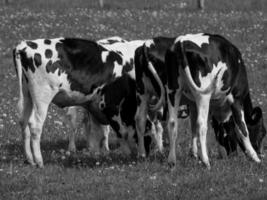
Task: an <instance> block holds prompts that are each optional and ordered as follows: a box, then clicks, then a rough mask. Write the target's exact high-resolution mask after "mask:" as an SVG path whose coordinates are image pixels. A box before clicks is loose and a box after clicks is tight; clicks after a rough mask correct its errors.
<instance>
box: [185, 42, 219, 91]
mask: <svg viewBox="0 0 267 200" xmlns="http://www.w3.org/2000/svg"><path fill="white" fill-rule="evenodd" d="M180 44H181V53H182V55H181V56H182V59H183V62H184V63H183V64H184V65H185V66H184V67H185V68H184V72H185V76H186V77H187V81H188V83H189V84H188V85H189V87H190V88H191V89H192V90H193V91H195V92H196V93H200V94H208V93H210V92H212V91H213V89H214V88H215V87H216V84H217V80H218V75H219V73H220V72H221V70H222V68H221V69H219V70H218V72H217V73H216V75H215V77H214V78H213V79H212V81H211V83H210V84H209V85H208V86H207V87H206V88H199V87H198V86H197V85H196V83H195V81H194V80H193V78H192V75H191V72H190V69H189V64H188V60H187V57H186V53H185V49H184V46H183V42H180Z"/></svg>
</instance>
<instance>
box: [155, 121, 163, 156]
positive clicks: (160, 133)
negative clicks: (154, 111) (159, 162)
mask: <svg viewBox="0 0 267 200" xmlns="http://www.w3.org/2000/svg"><path fill="white" fill-rule="evenodd" d="M155 129H156V130H155V138H156V144H157V148H158V150H159V152H160V153H163V139H162V136H163V127H162V124H161V122H160V121H159V120H156V122H155Z"/></svg>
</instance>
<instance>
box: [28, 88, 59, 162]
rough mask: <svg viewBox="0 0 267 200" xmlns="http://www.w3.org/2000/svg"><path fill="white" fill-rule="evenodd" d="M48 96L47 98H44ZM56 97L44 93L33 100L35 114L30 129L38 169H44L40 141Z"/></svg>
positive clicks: (31, 118)
mask: <svg viewBox="0 0 267 200" xmlns="http://www.w3.org/2000/svg"><path fill="white" fill-rule="evenodd" d="M43 95H46V96H43ZM53 97H54V95H52V94H51V93H50V94H49V93H48V92H47V93H46V92H45V91H43V93H42V95H40V94H39V96H35V98H34V99H33V112H32V114H31V116H30V119H29V127H30V132H31V145H32V151H33V158H34V161H35V163H36V164H37V166H38V167H43V157H42V153H41V149H40V139H41V134H42V129H43V124H44V121H45V118H46V115H47V110H48V106H49V104H50V102H51V101H52V99H53Z"/></svg>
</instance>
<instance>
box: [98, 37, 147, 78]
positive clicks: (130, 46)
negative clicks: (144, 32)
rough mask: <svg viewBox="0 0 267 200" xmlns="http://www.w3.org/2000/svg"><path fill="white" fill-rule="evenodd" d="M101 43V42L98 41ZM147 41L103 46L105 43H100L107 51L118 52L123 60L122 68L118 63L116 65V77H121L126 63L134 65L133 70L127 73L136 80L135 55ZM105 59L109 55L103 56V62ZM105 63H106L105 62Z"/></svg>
mask: <svg viewBox="0 0 267 200" xmlns="http://www.w3.org/2000/svg"><path fill="white" fill-rule="evenodd" d="M98 42H99V41H98ZM144 42H145V40H133V41H129V42H128V41H125V42H116V43H113V44H108V43H107V44H103V43H101V42H100V43H99V44H100V45H101V46H103V47H104V48H105V49H107V50H108V51H114V52H117V53H118V54H119V55H120V56H121V58H122V64H121V66H120V65H119V64H118V63H115V68H114V71H115V72H114V73H115V75H116V77H118V76H121V74H122V70H123V68H122V66H125V65H126V63H128V64H131V65H133V67H132V70H131V71H128V72H127V73H128V74H129V75H130V77H131V78H133V79H135V70H134V63H133V59H134V55H135V50H136V49H137V48H138V47H140V46H142V45H143V44H144ZM102 55H103V54H102ZM103 57H105V58H106V57H107V55H105V56H104V55H103V56H102V60H104V59H103ZM105 61H106V59H105ZM103 62H104V61H103Z"/></svg>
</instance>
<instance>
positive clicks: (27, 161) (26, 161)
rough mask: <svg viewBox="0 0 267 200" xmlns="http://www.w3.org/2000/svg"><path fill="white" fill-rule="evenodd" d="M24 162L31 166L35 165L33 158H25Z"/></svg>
mask: <svg viewBox="0 0 267 200" xmlns="http://www.w3.org/2000/svg"><path fill="white" fill-rule="evenodd" d="M24 164H26V165H31V166H35V165H36V163H35V162H34V161H33V160H27V159H25V160H24Z"/></svg>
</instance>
